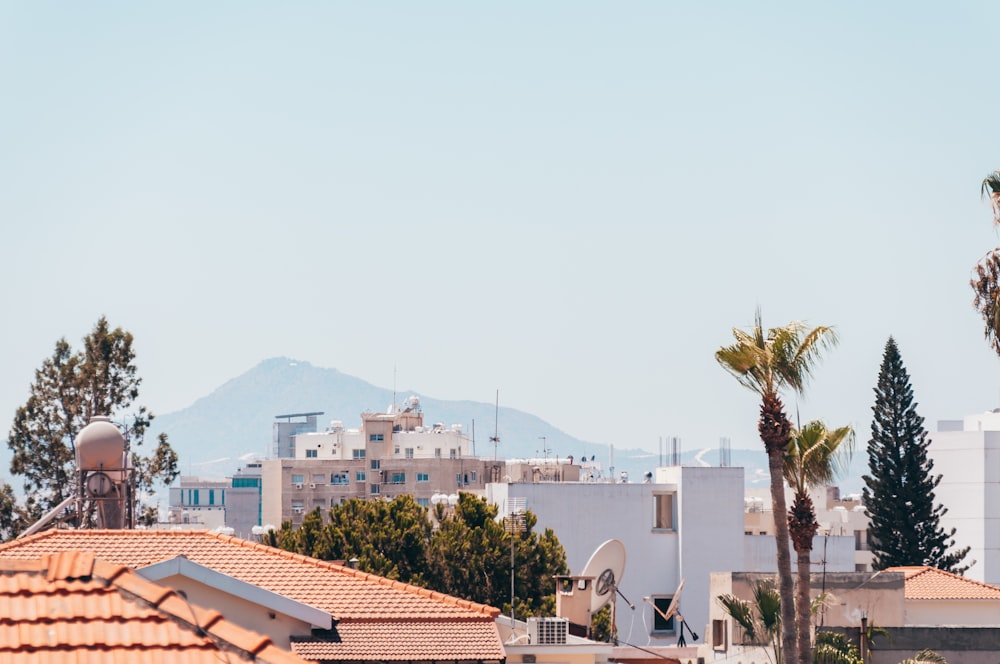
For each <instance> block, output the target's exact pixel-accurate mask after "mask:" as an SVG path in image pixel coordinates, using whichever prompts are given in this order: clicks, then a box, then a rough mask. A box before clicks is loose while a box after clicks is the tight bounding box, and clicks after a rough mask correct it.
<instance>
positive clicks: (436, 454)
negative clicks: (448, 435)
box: [434, 447, 441, 459]
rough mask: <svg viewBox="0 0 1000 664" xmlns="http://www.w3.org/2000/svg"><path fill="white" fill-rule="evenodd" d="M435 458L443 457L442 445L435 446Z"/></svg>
mask: <svg viewBox="0 0 1000 664" xmlns="http://www.w3.org/2000/svg"><path fill="white" fill-rule="evenodd" d="M434 458H435V459H440V458H441V448H440V447H435V448H434Z"/></svg>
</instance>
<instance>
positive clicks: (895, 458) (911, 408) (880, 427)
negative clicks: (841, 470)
mask: <svg viewBox="0 0 1000 664" xmlns="http://www.w3.org/2000/svg"><path fill="white" fill-rule="evenodd" d="M872 411H873V412H874V418H873V419H872V437H871V440H869V441H868V468H869V471H870V473H871V474H870V475H865V476H864V482H865V485H866V486H865V488H864V489H863V490H862V491H863V496H864V504H865V509H866V512H867V513H868V518H869V519H870V520H871V524H870V526H869V528H870V530H869V532H870V535H871V540H872V552H873V554H874V557H875V560H874V563H873V566H874V567H875V569H877V570H881V569H886V568H887V567H895V566H899V565H930V566H932V567H936V568H938V569H942V570H945V571H949V572H954V573H956V574H961V573H963V572H965V570H967V569H969V565H964V566H963V565H961V563H962V560H963V559H964V558H965V556H966V554H968V552H969V548H968V547H966V548H964V549H960V550H957V551H953V552H951V553H949V552H948V549H949V548H952V547H954V544H955V541H954V539H953V537H954V535H955V530H954V529H952V530H951V532H947V533H946V532H945V531H944V529H943V528H942V527H941V525H940V520H941V517H942V516H943V515H944V514H945V513H946V512H947V510H946V509H945V508H944V507H943V506H942V505H935V504H934V489H935V488H936V487H937V485H938V484H939V483H940V482H941V476H940V475H937V476H934V475H932V474H931V471H932V470H933V468H934V463H933V461H931V460H930V459H929V458H928V457H927V447H928V446H929V445H930V440H928V438H927V431H926V430H925V429H924V426H923V424H924V418H922V417H920V416H919V415H917V404H916V403H914V401H913V388H912V387H911V386H910V376H909V374H908V373H907V371H906V367H905V366H903V359H902V357H901V356H900V354H899V348H898V347H897V346H896V341H895V340H894V339H893V338H892V337H889V340H888V341H887V342H886V344H885V352H884V353H883V356H882V368H881V370H880V371H879V376H878V386H877V387H876V388H875V405H874V406H873V407H872Z"/></svg>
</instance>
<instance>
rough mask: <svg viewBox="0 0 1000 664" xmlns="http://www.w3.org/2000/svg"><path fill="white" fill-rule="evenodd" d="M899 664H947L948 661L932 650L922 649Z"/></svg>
mask: <svg viewBox="0 0 1000 664" xmlns="http://www.w3.org/2000/svg"><path fill="white" fill-rule="evenodd" d="M899 664H948V660H947V659H945V658H944V657H943V656H941V655H939V654H937V653H936V652H934V651H933V650H929V649H926V648H925V649H924V650H921V651H920V652H918V653H917V654H916V655H914V656H913V657H910V658H908V659H904V660H903V661H902V662H900V663H899Z"/></svg>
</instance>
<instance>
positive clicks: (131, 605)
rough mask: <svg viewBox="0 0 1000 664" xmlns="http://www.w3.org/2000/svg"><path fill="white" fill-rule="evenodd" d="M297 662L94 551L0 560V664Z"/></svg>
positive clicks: (263, 640) (267, 642)
mask: <svg viewBox="0 0 1000 664" xmlns="http://www.w3.org/2000/svg"><path fill="white" fill-rule="evenodd" d="M227 656H229V657H234V658H238V659H240V660H244V661H246V660H249V661H258V662H273V663H274V664H285V663H291V662H302V661H303V660H301V659H299V658H298V657H297V656H295V655H293V654H291V653H287V652H285V651H283V650H281V649H279V648H278V647H276V646H275V645H274V644H273V643H272V642H271V639H269V638H267V637H265V636H261V635H260V634H256V633H254V632H251V631H249V630H245V629H243V628H242V627H238V626H236V625H234V624H232V623H231V622H229V621H227V620H225V619H223V618H222V616H221V614H219V612H218V611H206V610H203V609H197V608H193V607H192V606H191V605H190V604H188V603H187V601H185V600H184V599H183V598H182V597H181V596H180V595H178V594H177V593H175V592H174V591H172V590H170V589H169V588H164V587H163V586H160V585H157V584H156V583H153V582H152V581H147V580H145V579H143V578H142V577H140V576H138V575H137V574H135V573H134V572H132V571H131V570H129V569H127V568H126V567H123V566H121V565H113V564H110V563H107V562H103V561H101V560H95V558H94V554H93V553H83V552H78V551H63V552H60V553H55V554H52V555H43V556H41V557H40V558H35V559H32V560H13V559H4V560H0V661H3V662H12V663H15V664H16V663H18V662H33V663H37V662H45V661H51V662H81V663H89V662H95V663H96V662H131V661H143V662H192V663H193V662H199V663H200V662H212V663H216V662H218V661H220V658H221V659H222V660H223V661H224V660H225V659H226V658H227Z"/></svg>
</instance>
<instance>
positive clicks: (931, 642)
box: [831, 623, 1000, 664]
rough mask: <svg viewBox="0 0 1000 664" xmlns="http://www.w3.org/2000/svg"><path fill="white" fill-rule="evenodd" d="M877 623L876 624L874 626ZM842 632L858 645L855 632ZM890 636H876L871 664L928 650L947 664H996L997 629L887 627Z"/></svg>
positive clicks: (892, 661)
mask: <svg viewBox="0 0 1000 664" xmlns="http://www.w3.org/2000/svg"><path fill="white" fill-rule="evenodd" d="M876 624H877V623H876ZM831 631H840V632H845V633H847V634H848V636H849V637H850V638H851V639H852V640H853V641H854V642H855V643H857V642H858V629H857V628H852V629H847V630H838V629H832V630H831ZM886 631H888V633H889V636H888V637H885V636H880V637H876V638H875V640H874V644H873V645H872V647H871V649H870V653H871V657H870V660H869V661H870V662H871V664H897V663H898V662H900V661H902V660H904V659H906V658H909V657H913V656H914V655H915V654H916V653H918V652H920V651H921V650H924V649H925V648H929V649H930V650H933V651H934V652H936V653H937V654H939V655H942V656H943V657H944V658H945V659H946V660H947V661H948V662H949V664H996V661H997V649H998V647H997V644H1000V628H997V627H889V628H886Z"/></svg>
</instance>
